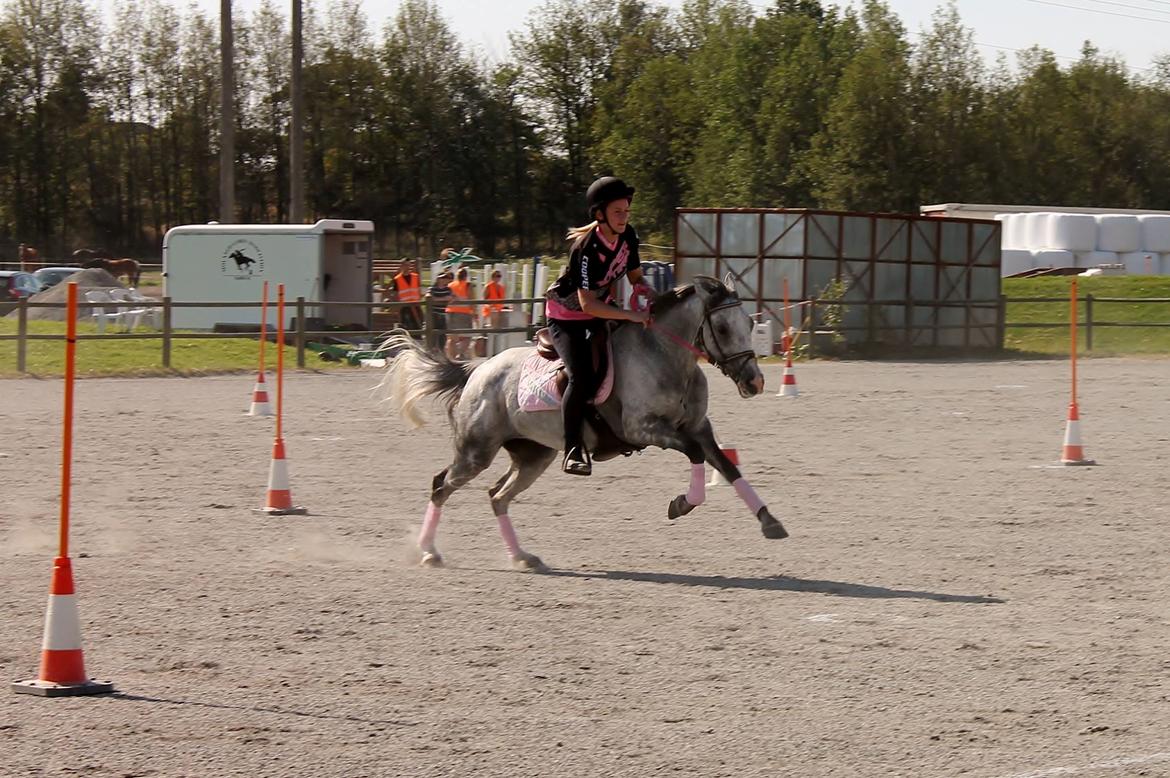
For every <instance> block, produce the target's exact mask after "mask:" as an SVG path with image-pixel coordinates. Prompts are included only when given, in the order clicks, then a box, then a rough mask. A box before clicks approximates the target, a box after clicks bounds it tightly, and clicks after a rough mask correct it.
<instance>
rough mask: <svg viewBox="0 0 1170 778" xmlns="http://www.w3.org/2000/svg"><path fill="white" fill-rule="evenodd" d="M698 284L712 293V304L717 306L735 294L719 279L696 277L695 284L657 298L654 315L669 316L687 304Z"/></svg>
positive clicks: (685, 285) (686, 285)
mask: <svg viewBox="0 0 1170 778" xmlns="http://www.w3.org/2000/svg"><path fill="white" fill-rule="evenodd" d="M698 284H702V285H703V286H704V288H705V289H707V291H708V292H710V293H711V297H712V300H711V302H712V303H713V304H715V305H718V304H719V303H721V302H723V301H724V300H726V299H727V298H728V297H731V296H733V295H734V294H735V292H733V291H732V290H730V289H728V288H727V287H726V286H725V285H724V284H723V283H721V282H720V281H719V279H717V278H712V277H711V276H695V280H694V282H693V283H690V284H684V285H682V286H676V287H675V288H674V289H671V290H670V291H667V292H663V293H662V294H660V295H658V296H657V297H655V298H654V305H653V308H652V310H653V311H654V315H655V316H656V317H657V316H666V315H667V314H669V313H670V312H671V311H672V310H674V309H675V308H676V307H678V306H679V305H681V304H682V303H684V302H686V300H687V298H688V297H691V296H692V295H693V294H695V286H696V285H698Z"/></svg>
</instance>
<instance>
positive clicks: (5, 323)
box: [0, 318, 348, 377]
mask: <svg viewBox="0 0 1170 778" xmlns="http://www.w3.org/2000/svg"><path fill="white" fill-rule="evenodd" d="M28 330H29V333H30V334H33V335H62V336H63V335H64V334H65V323H64V322H55V321H30V322H29V323H28ZM107 332H109V330H107ZM77 333H78V334H79V335H92V334H97V327H96V326H95V325H93V324H90V323H88V322H78V324H77ZM15 334H16V321H15V320H14V319H6V318H5V319H0V335H15ZM26 353H27V357H26V359H27V362H26V367H27V370H28V373H29V374H31V375H35V376H61V375H64V373H65V342H64V341H63V340H32V341H29V342H28V350H27V352H26ZM258 353H259V339H258V338H256V337H240V338H224V339H211V338H199V339H195V338H187V339H184V338H183V337H182V333H181V332H179V333H176V335H175V337H174V338H173V339H172V341H171V367H170V369H166V368H163V366H162V340H161V339H151V340H145V339H144V340H130V339H120V338H102V339H99V340H79V341H78V343H77V363H76V369H77V375H78V376H79V377H100V376H143V375H205V374H210V373H231V372H249V371H253V370H255V369H256V365H257V361H258V359H259V355H258ZM296 359H297V354H296V349H295V348H292V347H290V346H286V347H285V349H284V364H285V366H286V367H289V368H292V367H295V366H296ZM265 362H266V363H267V364H268V366H270V367H271V366H275V365H276V345H275V344H274V343H271V342H270V343H269V344H268V348H267V349H266V350H265ZM306 364H310V365H312V366H313V368H314V369H338V368H347V367H348V365H347V364H346V363H344V362H323V361H321V360H319V359H317V356H316V354H315V353H313V352H309V353H308V354H307V355H306ZM19 375H20V373H18V372H16V341H15V340H3V341H0V377H13V376H19Z"/></svg>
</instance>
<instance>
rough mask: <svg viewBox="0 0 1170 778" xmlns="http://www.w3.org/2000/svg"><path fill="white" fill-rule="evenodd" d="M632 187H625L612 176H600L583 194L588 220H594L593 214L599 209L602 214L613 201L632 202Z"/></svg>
mask: <svg viewBox="0 0 1170 778" xmlns="http://www.w3.org/2000/svg"><path fill="white" fill-rule="evenodd" d="M633 199H634V187H632V186H626V182H625V181H623V180H621V179H620V178H616V177H614V176H602V177H601V178H599V179H597V180H596V181H594V182H593V183H592V184H590V185H589V189H588V191H586V192H585V204H586V205H587V206H588V207H589V218H590V219H593V218H595V217H594V215H593V212H594V211H596V210H598V209H599V208H600V209H601V210H602V211H603V212H604V211H605V207H606V206H607V205H609V204H610V203H612V202H613V201H614V200H633ZM602 218H603V219H604V218H605V217H604V215H603V216H602Z"/></svg>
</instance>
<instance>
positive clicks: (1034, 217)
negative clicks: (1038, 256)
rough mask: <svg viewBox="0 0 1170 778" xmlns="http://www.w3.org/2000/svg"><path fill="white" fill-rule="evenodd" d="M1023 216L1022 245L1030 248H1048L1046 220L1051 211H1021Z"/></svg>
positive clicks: (1050, 215)
mask: <svg viewBox="0 0 1170 778" xmlns="http://www.w3.org/2000/svg"><path fill="white" fill-rule="evenodd" d="M1020 216H1022V217H1024V230H1023V232H1024V234H1023V236H1022V237H1023V245H1024V247H1026V248H1030V249H1032V250H1034V251H1035V250H1037V249H1046V248H1048V220H1049V219H1050V218H1051V217H1052V214H1051V213H1047V212H1041V213H1021V214H1020Z"/></svg>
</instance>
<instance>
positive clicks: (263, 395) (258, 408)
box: [248, 373, 272, 416]
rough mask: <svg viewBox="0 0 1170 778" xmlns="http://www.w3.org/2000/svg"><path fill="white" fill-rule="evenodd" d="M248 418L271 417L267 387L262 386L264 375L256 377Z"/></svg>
mask: <svg viewBox="0 0 1170 778" xmlns="http://www.w3.org/2000/svg"><path fill="white" fill-rule="evenodd" d="M248 415H249V416H271V415H272V408H271V407H269V405H268V387H267V386H266V385H265V384H264V374H263V373H260V374H259V375H258V376H257V377H256V387H255V388H254V389H253V390H252V407H251V408H249V409H248Z"/></svg>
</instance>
